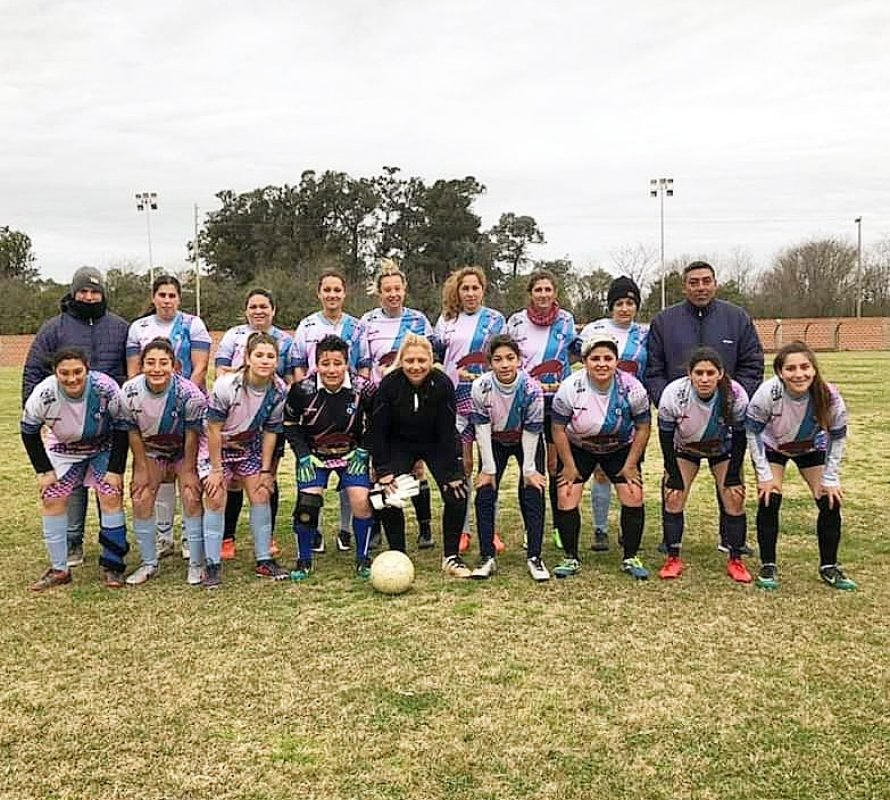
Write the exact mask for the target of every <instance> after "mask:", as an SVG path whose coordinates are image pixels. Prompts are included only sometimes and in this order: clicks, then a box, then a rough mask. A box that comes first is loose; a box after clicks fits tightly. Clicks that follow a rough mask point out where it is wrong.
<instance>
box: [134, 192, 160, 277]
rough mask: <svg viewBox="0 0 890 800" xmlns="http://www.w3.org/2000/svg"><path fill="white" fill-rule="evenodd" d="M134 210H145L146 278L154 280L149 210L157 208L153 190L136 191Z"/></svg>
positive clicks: (155, 195)
mask: <svg viewBox="0 0 890 800" xmlns="http://www.w3.org/2000/svg"><path fill="white" fill-rule="evenodd" d="M136 210H137V211H144V212H145V229H146V231H147V232H148V280H149V282H150V283H154V282H155V267H154V263H153V262H152V258H151V212H152V211H157V210H158V196H157V194H156V193H155V192H136Z"/></svg>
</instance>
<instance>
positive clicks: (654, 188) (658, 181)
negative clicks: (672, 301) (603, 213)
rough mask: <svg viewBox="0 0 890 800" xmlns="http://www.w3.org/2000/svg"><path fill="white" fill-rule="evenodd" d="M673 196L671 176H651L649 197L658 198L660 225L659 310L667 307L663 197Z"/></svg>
mask: <svg viewBox="0 0 890 800" xmlns="http://www.w3.org/2000/svg"><path fill="white" fill-rule="evenodd" d="M665 196H667V197H673V196H674V179H673V178H652V179H650V181H649V197H657V198H659V200H660V202H659V221H660V227H661V310H662V311H664V309H665V308H666V307H667V292H666V290H665V280H666V278H667V276H666V275H665V272H664V198H665Z"/></svg>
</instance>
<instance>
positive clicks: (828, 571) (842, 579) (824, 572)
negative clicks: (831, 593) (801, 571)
mask: <svg viewBox="0 0 890 800" xmlns="http://www.w3.org/2000/svg"><path fill="white" fill-rule="evenodd" d="M819 577H820V578H822V580H823V581H825V583H827V584H828V585H829V586H830V587H831V588H832V589H840V590H841V591H843V592H855V591H856V582H855V581H852V580H850V578H848V577H847V576H846V575H844V572H843V570H842V569H841V568H840V567H839V566H838V565H837V564H828V565H827V566H824V567H819Z"/></svg>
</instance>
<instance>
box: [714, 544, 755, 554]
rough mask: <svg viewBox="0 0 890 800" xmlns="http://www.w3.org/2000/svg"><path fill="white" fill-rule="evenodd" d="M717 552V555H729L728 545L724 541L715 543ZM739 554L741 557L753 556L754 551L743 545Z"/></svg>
mask: <svg viewBox="0 0 890 800" xmlns="http://www.w3.org/2000/svg"><path fill="white" fill-rule="evenodd" d="M717 551H718V552H719V553H727V554H728V553H729V545H728V544H727V543H726V542H725V541H720V542H718V543H717ZM739 554H740V555H743V556H753V555H754V551H753V550H752V549H751V548H750V547H748V545H746V544H743V545H742V546H741V547H740V548H739Z"/></svg>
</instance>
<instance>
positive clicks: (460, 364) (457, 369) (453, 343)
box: [433, 307, 506, 405]
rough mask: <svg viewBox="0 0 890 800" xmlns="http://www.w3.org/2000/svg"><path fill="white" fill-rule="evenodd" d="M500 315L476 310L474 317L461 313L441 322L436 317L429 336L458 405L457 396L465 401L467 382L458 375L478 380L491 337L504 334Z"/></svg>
mask: <svg viewBox="0 0 890 800" xmlns="http://www.w3.org/2000/svg"><path fill="white" fill-rule="evenodd" d="M505 325H506V322H505V321H504V315H503V314H501V312H500V311H495V310H494V309H492V308H484V307H483V308H480V309H479V310H478V311H477V312H476V313H475V314H466V313H464V312H463V311H462V312H461V313H460V314H458V315H457V316H456V317H452V318H451V319H445V317H444V316H440V317H439V319H438V321H437V322H436V327H435V328H434V329H433V336H434V337H435V340H436V345H437V347H438V348H439V352H440V354H441V357H442V366H443V368H444V369H445V374H446V375H447V376H448V377H449V378H451V382H452V383H453V384H454V388H455V390H456V391H457V401H458V405H459V404H460V400H461V394H463V395H464V396H465V397H467V398H469V395H470V386H471V385H472V383H473V378H470V379H469V380H468V379H466V378H462V377H461V373H463V372H469V373H472V375H473V376H474V378H477V377H479V376H480V375H481V374H482V373H483V372H485V371H486V369H487V368H488V366H487V365H488V360H487V357H486V353H487V351H488V343H489V341H491V337H492V336H496V335H497V334H499V333H503V332H504V326H505Z"/></svg>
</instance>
